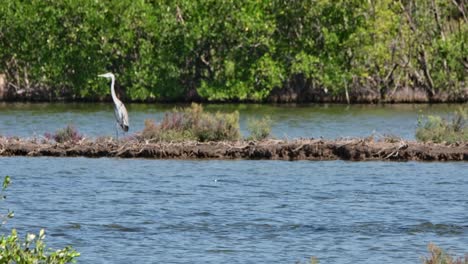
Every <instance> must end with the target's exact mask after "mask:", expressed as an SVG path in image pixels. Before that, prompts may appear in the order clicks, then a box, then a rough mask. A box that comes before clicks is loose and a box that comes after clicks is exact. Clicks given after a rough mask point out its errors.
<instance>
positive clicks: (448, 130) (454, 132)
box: [416, 108, 468, 143]
mask: <svg viewBox="0 0 468 264" xmlns="http://www.w3.org/2000/svg"><path fill="white" fill-rule="evenodd" d="M467 120H468V108H465V109H464V108H460V109H459V110H458V111H456V112H455V115H454V117H453V118H452V120H451V121H447V120H445V119H443V118H441V117H440V116H431V115H430V116H428V117H427V119H426V120H425V122H424V121H423V118H421V117H420V118H419V119H418V128H417V130H416V139H417V140H419V141H423V142H427V141H432V142H435V143H441V142H447V143H455V142H466V141H468V126H467Z"/></svg>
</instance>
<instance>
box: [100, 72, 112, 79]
mask: <svg viewBox="0 0 468 264" xmlns="http://www.w3.org/2000/svg"><path fill="white" fill-rule="evenodd" d="M98 76H99V77H104V78H114V74H112V73H111V72H108V73H104V74H99V75H98Z"/></svg>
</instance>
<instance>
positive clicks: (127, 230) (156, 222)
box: [0, 157, 468, 263]
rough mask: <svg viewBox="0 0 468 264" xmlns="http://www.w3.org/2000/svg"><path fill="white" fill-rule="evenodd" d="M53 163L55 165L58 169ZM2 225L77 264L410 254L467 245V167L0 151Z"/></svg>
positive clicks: (379, 259) (385, 258) (408, 258)
mask: <svg viewBox="0 0 468 264" xmlns="http://www.w3.org/2000/svg"><path fill="white" fill-rule="evenodd" d="M64 164H66V165H65V166H64ZM0 165H1V173H2V174H9V175H12V178H13V185H12V186H11V188H10V189H9V191H8V197H9V199H8V201H7V204H5V205H2V208H3V207H4V206H5V207H8V208H10V209H12V210H14V211H15V212H16V216H15V218H14V219H13V220H11V221H10V222H9V223H8V224H7V225H6V226H4V227H3V230H5V231H6V230H7V229H10V228H13V227H15V228H17V229H18V230H19V232H20V233H21V234H25V232H26V231H30V232H38V231H39V229H40V228H46V230H47V234H48V239H47V243H48V246H51V247H55V248H58V247H63V246H65V245H68V244H72V245H74V247H75V248H76V249H77V250H78V251H79V252H81V253H82V256H81V257H80V258H79V260H80V262H82V263H130V262H133V263H194V262H195V263H225V262H229V263H267V262H268V263H295V262H296V261H303V262H305V261H306V260H307V259H308V258H310V256H317V257H318V258H319V259H320V260H321V263H419V260H420V257H421V256H423V255H426V247H427V245H428V243H430V242H435V243H437V244H438V245H439V246H442V247H444V248H446V249H448V250H449V251H450V252H452V253H456V254H459V255H461V254H463V253H465V252H466V250H467V245H468V222H467V219H468V210H467V209H468V196H466V190H467V187H468V174H467V171H468V164H467V163H414V162H407V163H394V162H387V163H386V162H344V161H330V162H302V161H301V162H284V161H261V162H258V161H175V160H144V159H134V160H130V159H107V158H101V159H87V158H27V157H13V158H0Z"/></svg>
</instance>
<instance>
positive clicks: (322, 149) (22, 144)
mask: <svg viewBox="0 0 468 264" xmlns="http://www.w3.org/2000/svg"><path fill="white" fill-rule="evenodd" d="M0 156H54V157H79V156H80V157H96V158H97V157H120V158H152V159H254V160H261V159H263V160H337V159H342V160H353V161H366V160H393V161H410V160H415V161H468V143H461V144H452V145H444V144H431V143H424V144H423V143H418V142H406V141H399V142H384V141H374V140H372V139H341V140H324V139H300V140H291V141H284V140H266V141H259V142H254V141H236V142H207V143H202V142H184V143H149V142H138V141H127V142H116V141H113V140H110V139H109V140H108V141H104V140H100V141H97V142H96V141H89V140H82V141H79V142H67V143H55V142H51V141H46V140H37V139H33V140H26V139H12V138H3V137H0Z"/></svg>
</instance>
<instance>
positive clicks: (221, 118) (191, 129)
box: [140, 104, 240, 142]
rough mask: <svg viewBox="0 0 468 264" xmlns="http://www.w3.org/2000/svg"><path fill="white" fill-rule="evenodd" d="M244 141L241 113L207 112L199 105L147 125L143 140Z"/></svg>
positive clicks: (170, 113)
mask: <svg viewBox="0 0 468 264" xmlns="http://www.w3.org/2000/svg"><path fill="white" fill-rule="evenodd" d="M239 138H240V128H239V113H238V112H237V111H236V112H233V113H230V114H226V113H220V112H217V113H215V114H212V113H208V112H205V111H204V110H203V107H202V106H201V105H199V104H192V105H191V107H189V108H183V109H181V108H176V109H174V110H173V111H172V112H169V113H166V115H165V116H164V118H163V120H162V121H161V123H159V124H157V123H155V122H154V121H153V120H146V121H145V128H144V129H143V131H142V133H141V134H140V139H143V140H150V141H155V142H171V141H174V142H180V141H190V140H196V141H200V142H206V141H223V140H238V139H239Z"/></svg>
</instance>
